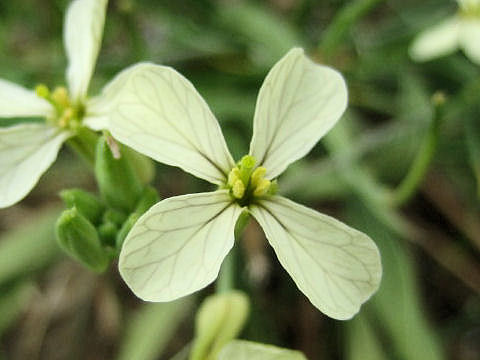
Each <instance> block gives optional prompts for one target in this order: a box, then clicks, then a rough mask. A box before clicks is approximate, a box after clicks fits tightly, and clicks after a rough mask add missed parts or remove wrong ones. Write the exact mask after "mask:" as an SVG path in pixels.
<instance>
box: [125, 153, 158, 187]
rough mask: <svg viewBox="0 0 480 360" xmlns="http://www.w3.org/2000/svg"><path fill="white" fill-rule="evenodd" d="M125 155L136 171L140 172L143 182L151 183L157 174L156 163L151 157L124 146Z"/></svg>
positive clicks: (139, 175)
mask: <svg viewBox="0 0 480 360" xmlns="http://www.w3.org/2000/svg"><path fill="white" fill-rule="evenodd" d="M123 149H124V151H123V155H124V156H125V157H126V158H127V159H128V161H129V162H130V164H132V166H133V169H134V170H135V173H136V174H138V177H139V178H140V181H141V182H142V183H143V184H150V183H151V182H152V180H153V178H154V176H155V164H154V162H153V161H152V159H150V158H149V157H147V156H145V155H142V154H140V153H138V152H136V151H135V150H133V149H131V148H129V147H127V146H124V147H123Z"/></svg>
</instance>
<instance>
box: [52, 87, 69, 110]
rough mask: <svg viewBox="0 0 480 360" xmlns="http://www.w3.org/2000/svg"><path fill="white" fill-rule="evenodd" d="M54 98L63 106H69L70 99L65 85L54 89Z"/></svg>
mask: <svg viewBox="0 0 480 360" xmlns="http://www.w3.org/2000/svg"><path fill="white" fill-rule="evenodd" d="M52 100H53V101H54V102H55V103H56V104H58V105H60V106H61V107H69V106H70V99H69V98H68V91H67V89H66V88H65V87H63V86H59V87H56V88H55V90H53V93H52Z"/></svg>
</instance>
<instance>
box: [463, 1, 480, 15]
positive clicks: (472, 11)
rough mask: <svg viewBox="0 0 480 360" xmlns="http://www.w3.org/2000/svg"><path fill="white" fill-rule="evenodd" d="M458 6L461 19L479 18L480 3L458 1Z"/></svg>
mask: <svg viewBox="0 0 480 360" xmlns="http://www.w3.org/2000/svg"><path fill="white" fill-rule="evenodd" d="M458 5H459V6H460V10H459V13H460V15H461V16H463V17H468V18H477V19H479V18H480V1H479V0H458Z"/></svg>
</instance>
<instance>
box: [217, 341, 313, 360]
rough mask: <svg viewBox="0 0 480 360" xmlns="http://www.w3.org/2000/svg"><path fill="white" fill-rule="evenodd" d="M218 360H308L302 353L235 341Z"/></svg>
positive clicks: (221, 352) (225, 348) (222, 352)
mask: <svg viewBox="0 0 480 360" xmlns="http://www.w3.org/2000/svg"><path fill="white" fill-rule="evenodd" d="M218 360H307V358H306V357H305V355H303V354H302V353H301V352H300V351H294V350H288V349H282V348H279V347H276V346H272V345H266V344H260V343H256V342H251V341H245V340H234V341H231V342H229V343H228V344H227V345H225V346H224V347H223V349H222V351H220V354H219V356H218Z"/></svg>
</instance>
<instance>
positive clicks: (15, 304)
mask: <svg viewBox="0 0 480 360" xmlns="http://www.w3.org/2000/svg"><path fill="white" fill-rule="evenodd" d="M34 290H35V287H34V286H33V284H32V283H31V282H29V281H24V282H19V283H17V284H15V285H14V286H13V287H11V288H10V289H8V290H7V291H5V290H4V289H2V295H1V297H0V337H1V336H2V334H3V333H4V331H5V330H6V329H7V328H8V327H9V326H10V325H12V324H13V323H14V322H15V320H16V319H17V318H18V317H19V315H20V313H21V312H22V311H23V310H24V308H25V307H26V306H27V305H28V302H29V301H30V299H31V298H32V295H33V293H34Z"/></svg>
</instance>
